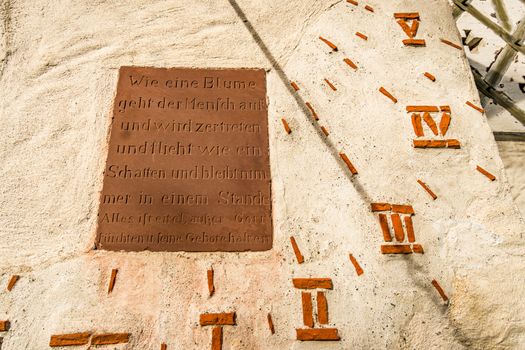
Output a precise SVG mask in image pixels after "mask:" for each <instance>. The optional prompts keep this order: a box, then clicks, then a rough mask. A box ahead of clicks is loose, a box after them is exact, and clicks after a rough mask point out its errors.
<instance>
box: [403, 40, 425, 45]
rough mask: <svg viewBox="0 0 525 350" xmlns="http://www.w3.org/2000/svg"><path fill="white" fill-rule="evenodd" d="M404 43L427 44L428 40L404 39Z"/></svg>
mask: <svg viewBox="0 0 525 350" xmlns="http://www.w3.org/2000/svg"><path fill="white" fill-rule="evenodd" d="M403 44H405V46H426V42H425V40H423V39H404V40H403Z"/></svg>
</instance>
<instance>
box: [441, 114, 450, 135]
mask: <svg viewBox="0 0 525 350" xmlns="http://www.w3.org/2000/svg"><path fill="white" fill-rule="evenodd" d="M449 126H450V114H448V113H443V116H442V117H441V121H440V122H439V132H440V133H441V135H445V134H446V133H447V131H448V127H449Z"/></svg>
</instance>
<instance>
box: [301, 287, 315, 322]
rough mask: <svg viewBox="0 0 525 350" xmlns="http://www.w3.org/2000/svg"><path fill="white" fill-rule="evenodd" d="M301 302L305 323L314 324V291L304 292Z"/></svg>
mask: <svg viewBox="0 0 525 350" xmlns="http://www.w3.org/2000/svg"><path fill="white" fill-rule="evenodd" d="M301 302H302V305H303V323H304V325H305V326H307V327H313V326H314V314H313V307H312V293H308V292H302V293H301Z"/></svg>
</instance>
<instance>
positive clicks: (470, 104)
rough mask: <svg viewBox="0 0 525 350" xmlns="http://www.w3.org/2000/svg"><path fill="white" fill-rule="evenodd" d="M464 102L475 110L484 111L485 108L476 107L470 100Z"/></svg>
mask: <svg viewBox="0 0 525 350" xmlns="http://www.w3.org/2000/svg"><path fill="white" fill-rule="evenodd" d="M466 104H467V105H468V106H470V107H472V108H474V109H475V110H476V111H478V112H479V113H485V110H484V109H483V108H481V107H478V106H476V105H475V104H473V103H472V102H470V101H467V102H466Z"/></svg>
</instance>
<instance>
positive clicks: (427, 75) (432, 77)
mask: <svg viewBox="0 0 525 350" xmlns="http://www.w3.org/2000/svg"><path fill="white" fill-rule="evenodd" d="M423 75H424V76H425V77H427V78H428V79H430V80H432V81H436V77H435V76H433V75H432V74H430V73H429V72H425V74H423Z"/></svg>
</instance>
